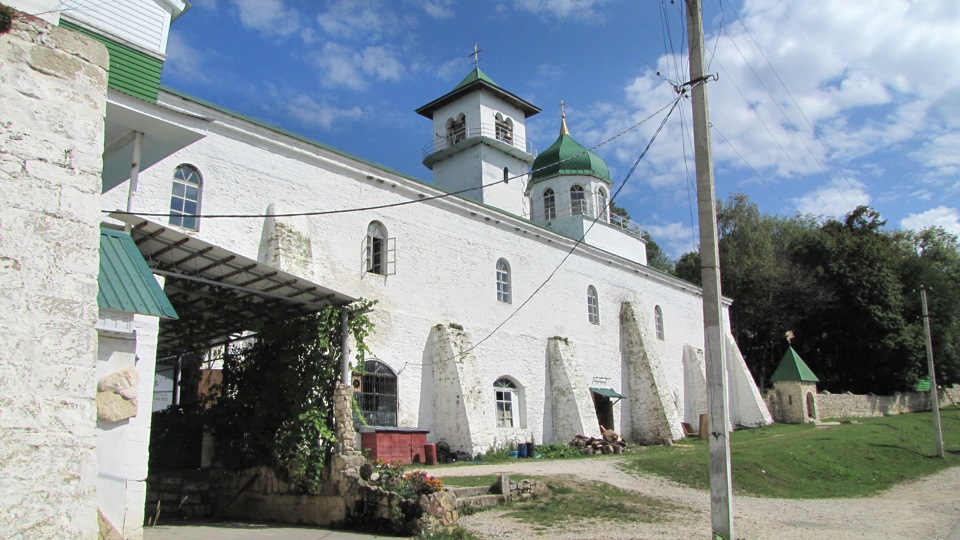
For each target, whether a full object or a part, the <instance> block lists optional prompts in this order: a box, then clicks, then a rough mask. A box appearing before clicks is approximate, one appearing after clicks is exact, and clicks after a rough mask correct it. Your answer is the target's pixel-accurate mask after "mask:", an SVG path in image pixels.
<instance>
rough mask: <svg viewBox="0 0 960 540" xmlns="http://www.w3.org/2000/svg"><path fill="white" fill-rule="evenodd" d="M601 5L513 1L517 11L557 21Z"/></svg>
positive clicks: (584, 0) (596, 0)
mask: <svg viewBox="0 0 960 540" xmlns="http://www.w3.org/2000/svg"><path fill="white" fill-rule="evenodd" d="M601 3H603V0H514V4H515V5H516V7H517V8H518V9H521V10H524V11H529V12H532V13H536V14H542V15H551V16H554V17H556V18H558V19H563V18H566V17H569V16H571V15H583V12H584V11H587V12H591V11H592V8H593V7H594V6H595V5H598V4H601Z"/></svg>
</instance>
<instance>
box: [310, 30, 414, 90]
mask: <svg viewBox="0 0 960 540" xmlns="http://www.w3.org/2000/svg"><path fill="white" fill-rule="evenodd" d="M395 55H396V52H395V51H393V50H390V49H387V48H386V47H380V46H373V47H365V48H363V49H359V50H356V49H352V48H350V47H345V46H343V45H339V44H337V43H332V42H328V43H326V44H324V46H323V48H322V49H321V50H320V52H319V53H317V55H316V56H315V58H314V61H315V63H316V65H317V67H319V68H320V69H321V70H322V72H323V73H322V74H321V82H322V84H323V85H324V86H345V87H347V88H352V89H354V90H362V89H364V88H366V87H367V85H368V84H369V81H370V80H371V79H372V80H376V81H380V82H383V81H399V80H400V79H401V78H402V77H403V75H404V73H405V72H406V70H405V68H404V66H403V64H402V63H401V62H400V60H398V59H397V57H396V56H395Z"/></svg>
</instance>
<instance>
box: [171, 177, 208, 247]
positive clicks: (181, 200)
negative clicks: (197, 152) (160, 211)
mask: <svg viewBox="0 0 960 540" xmlns="http://www.w3.org/2000/svg"><path fill="white" fill-rule="evenodd" d="M202 187H203V180H202V179H201V178H200V171H199V170H197V168H196V167H194V166H193V165H186V164H183V165H180V166H179V167H177V169H176V170H175V171H174V172H173V192H172V193H171V195H170V224H171V225H175V226H177V227H183V228H184V229H190V230H192V231H197V230H199V229H200V218H199V217H198V215H199V214H200V194H201V189H202Z"/></svg>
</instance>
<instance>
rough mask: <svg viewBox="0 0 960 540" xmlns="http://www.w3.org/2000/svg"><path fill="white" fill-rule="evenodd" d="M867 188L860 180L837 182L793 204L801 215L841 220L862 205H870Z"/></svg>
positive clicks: (795, 200)
mask: <svg viewBox="0 0 960 540" xmlns="http://www.w3.org/2000/svg"><path fill="white" fill-rule="evenodd" d="M865 188H866V185H865V184H864V183H863V182H860V181H859V180H848V181H836V182H833V183H831V184H830V185H826V186H823V187H821V188H819V189H817V190H816V191H814V192H813V193H810V194H808V195H804V196H803V197H798V198H796V199H793V203H794V204H795V205H796V207H797V211H798V212H800V213H801V214H813V215H815V216H827V217H833V218H841V217H843V216H845V215H846V214H848V213H850V211H851V210H853V209H854V208H856V207H857V206H859V205H861V204H864V205H869V204H870V195H869V194H868V193H867V192H866V189H865Z"/></svg>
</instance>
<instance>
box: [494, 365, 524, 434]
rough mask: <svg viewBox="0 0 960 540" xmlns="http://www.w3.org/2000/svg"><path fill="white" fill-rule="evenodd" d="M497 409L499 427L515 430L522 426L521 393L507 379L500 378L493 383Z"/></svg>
mask: <svg viewBox="0 0 960 540" xmlns="http://www.w3.org/2000/svg"><path fill="white" fill-rule="evenodd" d="M493 392H494V398H495V399H496V403H497V408H496V415H497V427H498V428H513V427H523V426H521V425H520V392H519V389H518V388H517V385H516V384H515V383H514V382H513V381H511V380H510V379H508V378H506V377H500V378H499V379H497V380H496V381H495V382H494V383H493Z"/></svg>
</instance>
